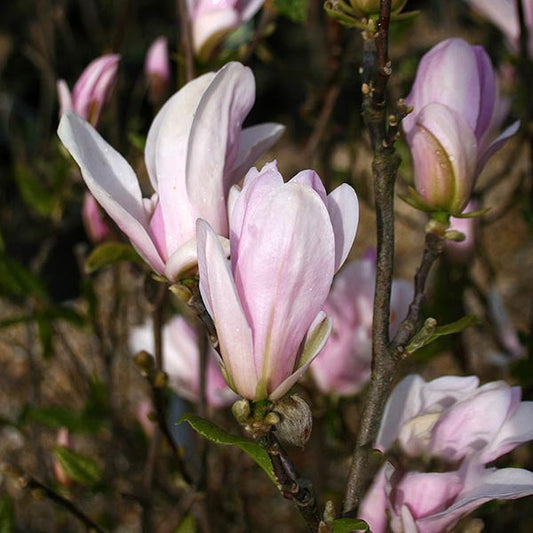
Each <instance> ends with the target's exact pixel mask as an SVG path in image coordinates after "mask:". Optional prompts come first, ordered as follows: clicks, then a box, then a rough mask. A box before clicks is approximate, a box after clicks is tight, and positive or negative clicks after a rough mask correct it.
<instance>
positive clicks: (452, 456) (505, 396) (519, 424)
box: [376, 375, 533, 464]
mask: <svg viewBox="0 0 533 533" xmlns="http://www.w3.org/2000/svg"><path fill="white" fill-rule="evenodd" d="M487 413H490V416H487ZM531 439H533V402H523V401H521V389H520V387H511V386H509V385H507V383H505V382H504V381H494V382H490V383H486V384H485V385H482V386H479V380H478V378H477V377H475V376H469V377H452V376H446V377H442V378H437V379H434V380H433V381H429V382H426V381H424V380H423V379H422V378H421V377H420V376H418V375H410V376H407V377H406V378H404V379H403V380H402V381H401V382H400V383H399V384H398V385H397V386H396V388H395V389H394V391H393V392H392V394H391V396H390V398H389V400H388V401H387V404H386V406H385V412H384V414H383V418H382V421H381V426H380V430H379V433H378V437H377V440H376V447H377V448H378V449H380V450H382V451H385V450H387V449H389V448H390V447H391V446H392V444H393V443H394V442H395V441H396V440H398V443H399V444H400V447H401V449H402V451H403V452H405V453H406V454H407V455H409V456H411V457H415V456H419V455H430V456H437V457H440V458H442V459H445V460H447V461H451V462H454V461H459V460H462V459H464V458H465V457H473V456H476V458H477V459H476V460H477V461H478V462H481V463H483V464H485V463H488V462H490V461H494V460H495V459H496V458H498V457H500V456H501V455H503V454H505V453H507V452H509V451H510V450H512V449H513V448H515V447H516V446H518V445H519V444H522V443H524V442H527V441H529V440H531Z"/></svg>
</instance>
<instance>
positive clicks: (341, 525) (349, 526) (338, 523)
mask: <svg viewBox="0 0 533 533" xmlns="http://www.w3.org/2000/svg"><path fill="white" fill-rule="evenodd" d="M352 531H364V532H365V533H369V532H370V528H369V527H368V524H367V523H366V522H365V521H364V520H359V519H357V518H339V519H338V520H335V521H334V522H333V533H351V532H352Z"/></svg>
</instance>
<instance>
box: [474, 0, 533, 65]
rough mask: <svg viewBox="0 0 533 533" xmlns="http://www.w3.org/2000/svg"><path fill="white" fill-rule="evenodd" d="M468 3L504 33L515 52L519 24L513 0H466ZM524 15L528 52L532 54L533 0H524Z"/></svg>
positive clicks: (517, 42) (517, 45)
mask: <svg viewBox="0 0 533 533" xmlns="http://www.w3.org/2000/svg"><path fill="white" fill-rule="evenodd" d="M467 1H468V3H469V4H470V5H471V6H472V7H473V8H474V9H475V10H476V11H477V12H479V13H481V14H482V15H484V16H485V17H487V18H488V19H489V20H490V21H491V22H492V23H493V24H494V25H496V26H497V27H498V28H499V29H500V30H501V31H502V33H503V34H504V35H505V37H506V38H507V40H508V41H509V44H510V45H511V47H512V48H513V50H514V51H515V52H516V51H518V48H519V39H520V25H519V21H518V13H517V10H516V1H515V0H467ZM522 5H523V6H524V15H525V22H526V26H527V27H528V28H529V54H530V56H533V35H531V27H532V26H533V2H532V1H531V0H525V1H523V2H522Z"/></svg>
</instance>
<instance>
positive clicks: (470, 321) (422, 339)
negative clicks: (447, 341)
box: [405, 315, 478, 354]
mask: <svg viewBox="0 0 533 533" xmlns="http://www.w3.org/2000/svg"><path fill="white" fill-rule="evenodd" d="M429 320H433V319H427V320H426V324H424V327H423V328H422V329H421V330H420V331H419V332H418V333H417V334H416V335H415V336H414V337H413V339H412V340H411V342H410V343H409V344H408V345H407V347H406V348H405V351H406V352H407V353H408V354H412V353H414V352H416V351H417V350H419V349H420V348H423V347H424V346H427V345H428V344H430V343H432V342H433V341H435V340H437V339H438V338H439V337H443V336H445V335H452V334H453V333H460V332H461V331H464V330H465V329H466V328H469V327H470V326H472V325H474V324H476V323H477V322H478V320H477V317H476V315H467V316H464V317H463V318H461V319H459V320H456V321H455V322H451V323H450V324H446V325H445V326H438V327H432V328H426V325H427V324H428V322H429ZM433 321H434V320H433ZM434 322H435V321H434Z"/></svg>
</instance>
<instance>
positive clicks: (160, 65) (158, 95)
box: [144, 37, 170, 102]
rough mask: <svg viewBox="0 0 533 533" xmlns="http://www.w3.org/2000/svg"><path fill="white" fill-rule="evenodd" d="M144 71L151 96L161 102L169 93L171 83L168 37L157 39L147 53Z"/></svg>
mask: <svg viewBox="0 0 533 533" xmlns="http://www.w3.org/2000/svg"><path fill="white" fill-rule="evenodd" d="M144 73H145V75H146V78H147V80H148V87H149V91H150V97H151V99H152V100H153V101H155V102H160V101H161V100H162V99H163V98H164V97H165V96H166V94H167V92H168V88H169V85H170V63H169V59H168V42H167V39H166V37H159V38H158V39H156V40H155V41H154V42H153V43H152V45H151V46H150V48H149V49H148V52H147V54H146V59H145V61H144Z"/></svg>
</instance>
